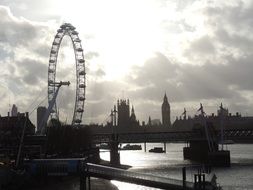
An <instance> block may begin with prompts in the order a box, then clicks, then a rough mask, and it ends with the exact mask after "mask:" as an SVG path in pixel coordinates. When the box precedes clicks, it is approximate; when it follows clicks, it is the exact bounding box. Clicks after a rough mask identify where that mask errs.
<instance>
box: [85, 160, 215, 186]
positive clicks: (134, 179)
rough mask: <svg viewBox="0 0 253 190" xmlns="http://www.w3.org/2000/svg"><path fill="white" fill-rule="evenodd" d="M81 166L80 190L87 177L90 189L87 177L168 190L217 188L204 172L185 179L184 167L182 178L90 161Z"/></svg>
mask: <svg viewBox="0 0 253 190" xmlns="http://www.w3.org/2000/svg"><path fill="white" fill-rule="evenodd" d="M82 168H83V169H84V170H83V172H82V174H83V175H82V178H81V184H80V187H81V188H80V190H86V187H87V178H88V189H90V179H89V177H97V178H103V179H107V180H117V181H122V182H127V183H134V184H137V185H143V186H148V187H154V188H160V189H170V190H193V189H195V190H196V189H199V190H200V189H205V190H209V189H210V190H211V189H217V186H216V184H213V183H211V182H210V181H206V178H205V174H198V175H195V176H196V177H195V181H194V182H188V181H186V176H185V175H186V173H185V168H184V170H183V180H177V179H172V178H165V177H160V176H154V175H148V174H142V173H137V172H131V171H126V170H122V169H118V168H112V167H108V166H102V165H97V164H92V163H86V164H84V166H82Z"/></svg>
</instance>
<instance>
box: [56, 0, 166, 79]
mask: <svg viewBox="0 0 253 190" xmlns="http://www.w3.org/2000/svg"><path fill="white" fill-rule="evenodd" d="M59 6H60V8H59V9H60V10H62V12H61V15H62V20H63V21H64V22H71V23H72V24H73V25H74V26H76V27H77V29H78V30H79V31H82V34H86V35H92V36H93V38H92V39H91V40H92V41H93V48H94V49H93V51H99V52H100V55H99V58H98V59H97V60H96V63H93V64H103V65H104V69H105V72H106V77H107V79H114V78H120V77H122V76H123V75H124V74H126V72H127V71H128V69H129V68H130V67H131V66H133V65H141V64H143V63H144V61H145V60H147V59H148V58H149V57H151V56H152V55H153V53H154V52H157V51H162V48H163V43H164V42H163V39H162V37H163V33H162V32H163V31H162V29H161V23H160V21H159V19H160V18H159V17H160V14H159V11H158V6H157V5H156V4H155V3H154V1H145V2H144V1H114V0H111V1H78V0H74V1H71V3H67V4H66V3H65V4H60V5H59ZM80 37H81V39H82V40H83V46H84V50H85V51H86V50H91V49H89V48H90V47H86V45H85V41H86V39H85V35H81V36H80ZM94 44H95V45H94Z"/></svg>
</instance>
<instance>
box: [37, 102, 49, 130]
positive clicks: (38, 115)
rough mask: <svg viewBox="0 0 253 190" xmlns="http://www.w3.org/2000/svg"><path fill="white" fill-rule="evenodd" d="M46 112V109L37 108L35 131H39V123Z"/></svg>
mask: <svg viewBox="0 0 253 190" xmlns="http://www.w3.org/2000/svg"><path fill="white" fill-rule="evenodd" d="M46 111H47V108H46V107H43V106H40V107H38V108H37V131H40V130H41V128H42V126H41V124H40V123H41V122H42V120H43V118H44V115H45V113H46Z"/></svg>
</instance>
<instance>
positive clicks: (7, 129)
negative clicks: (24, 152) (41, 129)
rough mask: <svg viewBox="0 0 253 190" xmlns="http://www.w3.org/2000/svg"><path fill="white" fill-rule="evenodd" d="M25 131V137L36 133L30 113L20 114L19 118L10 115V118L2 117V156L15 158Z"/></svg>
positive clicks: (0, 152)
mask: <svg viewBox="0 0 253 190" xmlns="http://www.w3.org/2000/svg"><path fill="white" fill-rule="evenodd" d="M24 127H25V128H24ZM23 129H25V131H24V132H25V133H24V134H25V136H30V135H33V134H34V133H35V126H34V125H33V124H32V122H31V121H30V119H29V116H28V112H27V113H24V114H23V113H18V114H17V116H10V115H9V114H8V116H5V117H0V154H3V155H5V154H8V155H9V156H10V157H12V158H13V157H15V155H16V153H17V150H18V146H19V144H20V138H21V136H22V133H23Z"/></svg>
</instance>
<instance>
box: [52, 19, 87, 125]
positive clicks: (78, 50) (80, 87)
mask: <svg viewBox="0 0 253 190" xmlns="http://www.w3.org/2000/svg"><path fill="white" fill-rule="evenodd" d="M65 35H67V36H69V37H70V39H71V41H72V45H73V49H74V54H75V63H76V64H75V69H76V95H75V106H74V112H73V119H72V125H80V123H81V122H82V116H83V112H84V101H85V88H86V82H85V74H86V73H85V60H84V56H83V49H82V45H81V40H80V38H79V37H78V32H77V31H76V30H75V27H74V26H72V25H71V24H70V23H64V24H62V25H61V26H60V28H59V29H58V30H57V34H56V35H55V37H54V41H53V44H52V47H51V51H50V58H49V66H48V104H50V102H51V101H52V99H53V97H54V94H55V92H56V90H57V86H56V85H55V84H57V82H58V81H55V78H56V66H57V57H58V52H59V49H60V46H61V42H62V39H63V37H64V36H65ZM50 115H51V118H55V119H59V115H58V112H57V105H56V102H55V104H54V105H53V108H52V110H51V113H50Z"/></svg>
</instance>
